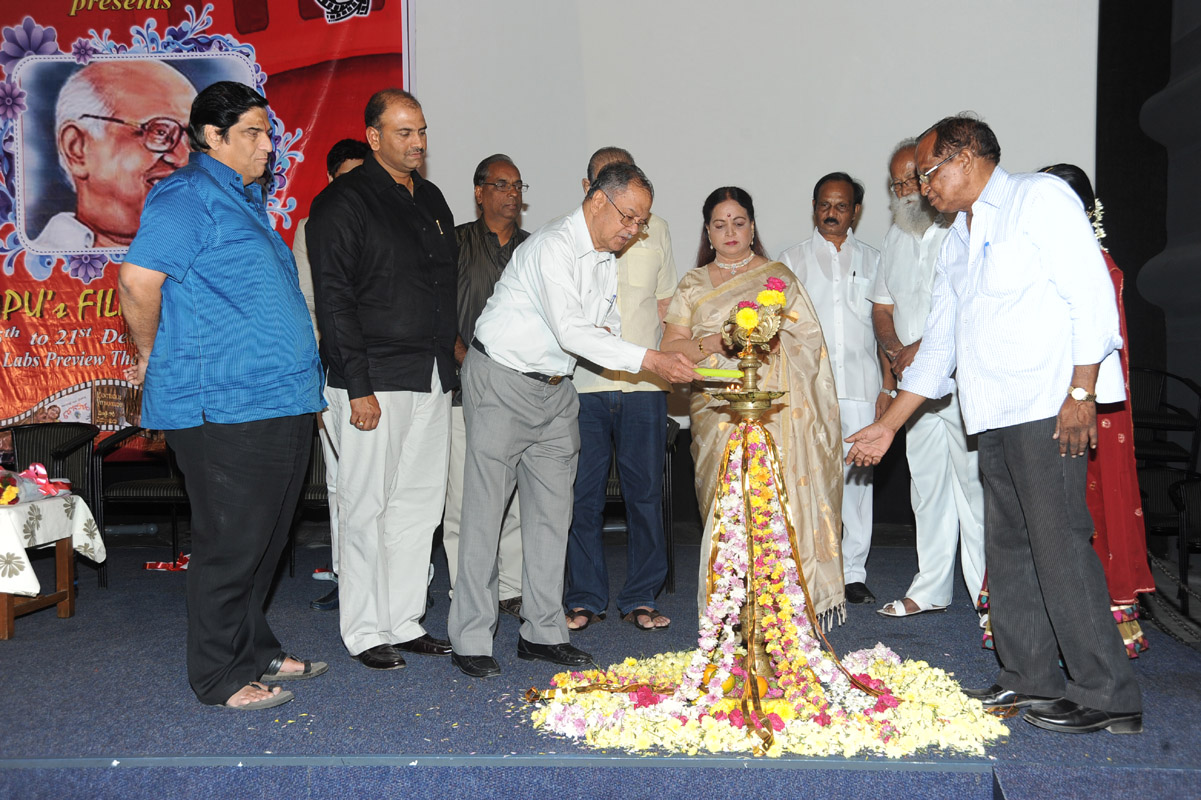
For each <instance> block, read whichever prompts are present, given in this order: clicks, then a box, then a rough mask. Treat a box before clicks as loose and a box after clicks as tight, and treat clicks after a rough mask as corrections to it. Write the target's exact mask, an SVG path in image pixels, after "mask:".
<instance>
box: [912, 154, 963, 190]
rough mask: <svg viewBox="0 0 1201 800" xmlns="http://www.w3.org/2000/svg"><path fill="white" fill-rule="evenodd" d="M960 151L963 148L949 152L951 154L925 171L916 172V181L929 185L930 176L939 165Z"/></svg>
mask: <svg viewBox="0 0 1201 800" xmlns="http://www.w3.org/2000/svg"><path fill="white" fill-rule="evenodd" d="M962 152H963V148H962V147H961V148H959V149H958V150H956V151H955V152H954V153H951V155H949V156H947V157H946V158H944V159H943V160H942V161H939V162H938V163H937V164H935V165H934V166H932V167H930V169H928V170H926V171H925V172H919V173H918V174H917V182H918V183H920V184H921V185H922V186H929V185H930V176H931V175H933V174H934V173H935V172H936V171H937V170H938V168H939V167H941V166H942V165H943V164H945V163H947V162H948V161H950V160H951V159H952V158H954V157H955V156H957V155H959V154H960V153H962Z"/></svg>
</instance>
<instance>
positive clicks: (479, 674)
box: [450, 653, 500, 678]
mask: <svg viewBox="0 0 1201 800" xmlns="http://www.w3.org/2000/svg"><path fill="white" fill-rule="evenodd" d="M450 662H451V663H452V664H454V665H455V666H456V667H458V668H459V672H462V673H463V674H464V675H466V676H467V677H469V678H495V677H496V676H497V675H499V674H500V664H497V663H496V659H495V658H493V657H492V656H461V655H459V654H458V653H451V654H450Z"/></svg>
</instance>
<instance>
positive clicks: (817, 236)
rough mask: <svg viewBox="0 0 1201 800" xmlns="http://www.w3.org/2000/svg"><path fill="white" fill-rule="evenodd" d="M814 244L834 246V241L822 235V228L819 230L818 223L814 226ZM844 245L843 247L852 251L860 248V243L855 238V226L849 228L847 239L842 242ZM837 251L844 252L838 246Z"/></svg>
mask: <svg viewBox="0 0 1201 800" xmlns="http://www.w3.org/2000/svg"><path fill="white" fill-rule="evenodd" d="M813 244H814V246H815V247H816V246H818V245H823V244H824V245H826V246H828V247H834V243H833V242H831V241H830V240H829V239H827V238H826V237H825V236H822V232H821V230H819V229H818V227H817V226H816V225H814V226H813ZM842 247H843V249H850V250H851V251H854V250H856V249H858V247H859V243H858V241H857V240H856V239H855V229H854V228H847V240H846V241H845V242H843V243H842ZM835 252H842V251H841V250H839V249H838V248H835Z"/></svg>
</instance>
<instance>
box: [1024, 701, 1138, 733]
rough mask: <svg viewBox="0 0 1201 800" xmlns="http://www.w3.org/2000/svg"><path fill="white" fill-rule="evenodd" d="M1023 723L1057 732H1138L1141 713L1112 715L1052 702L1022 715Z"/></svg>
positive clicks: (1067, 703) (1061, 702)
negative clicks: (1023, 717) (1023, 716)
mask: <svg viewBox="0 0 1201 800" xmlns="http://www.w3.org/2000/svg"><path fill="white" fill-rule="evenodd" d="M1026 721H1027V722H1029V723H1030V724H1031V725H1033V726H1035V727H1036V728H1042V729H1043V730H1048V731H1060V732H1061V733H1092V732H1093V731H1099V730H1102V729H1104V730H1107V731H1109V732H1110V733H1142V732H1143V715H1142V712H1135V713H1132V714H1115V713H1113V712H1110V711H1100V710H1098V709H1095V708H1085V707H1084V706H1082V705H1079V704H1077V703H1073V702H1072V701H1071V700H1056V701H1055V702H1054V703H1052V704H1050V705H1046V706H1040V707H1038V708H1032V709H1030V710H1029V711H1027V712H1026Z"/></svg>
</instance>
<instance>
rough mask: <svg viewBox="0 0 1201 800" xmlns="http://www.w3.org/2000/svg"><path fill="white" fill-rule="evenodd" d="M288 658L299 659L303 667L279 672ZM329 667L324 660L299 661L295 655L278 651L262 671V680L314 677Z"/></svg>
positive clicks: (300, 679)
mask: <svg viewBox="0 0 1201 800" xmlns="http://www.w3.org/2000/svg"><path fill="white" fill-rule="evenodd" d="M289 658H291V659H295V660H296V661H300V663H301V664H304V669H302V670H301V671H300V672H280V670H281V669H283V668H284V662H285V661H287V660H288V659H289ZM328 669H329V664H326V663H325V662H324V661H301V660H300V659H299V658H296V656H293V655H289V654H288V653H280V654H279V655H277V656H276V657H275V659H274V660H273V661H272V662H271V663H270V664H268V665H267V671H266V672H264V673H263V677H262V678H260V679H259V680H262V681H303V680H306V679H308V678H316V677H317V676H318V675H323V674H325V671H326V670H328Z"/></svg>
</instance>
